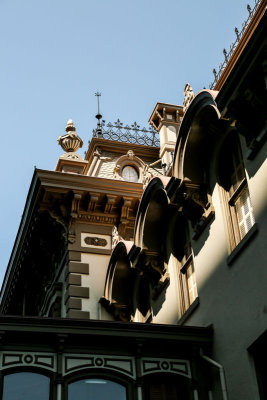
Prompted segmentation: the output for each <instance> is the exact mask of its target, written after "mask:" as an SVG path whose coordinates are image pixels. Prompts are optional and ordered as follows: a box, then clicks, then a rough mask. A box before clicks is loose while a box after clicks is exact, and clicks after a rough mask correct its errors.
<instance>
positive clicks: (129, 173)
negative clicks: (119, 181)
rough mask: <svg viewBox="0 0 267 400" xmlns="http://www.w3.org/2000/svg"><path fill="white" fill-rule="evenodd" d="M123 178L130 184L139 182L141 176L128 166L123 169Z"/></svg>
mask: <svg viewBox="0 0 267 400" xmlns="http://www.w3.org/2000/svg"><path fill="white" fill-rule="evenodd" d="M121 176H122V177H123V179H124V180H125V181H128V182H138V180H139V174H138V172H137V170H136V169H135V168H134V167H132V166H131V165H126V166H125V167H123V169H122V173H121Z"/></svg>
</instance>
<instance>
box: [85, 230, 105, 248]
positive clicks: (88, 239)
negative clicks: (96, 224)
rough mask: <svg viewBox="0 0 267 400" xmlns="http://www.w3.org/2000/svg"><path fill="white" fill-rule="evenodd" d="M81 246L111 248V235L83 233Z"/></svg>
mask: <svg viewBox="0 0 267 400" xmlns="http://www.w3.org/2000/svg"><path fill="white" fill-rule="evenodd" d="M81 246H82V247H92V248H98V247H99V248H105V249H111V237H110V236H109V235H100V234H98V233H97V234H95V233H85V232H82V233H81Z"/></svg>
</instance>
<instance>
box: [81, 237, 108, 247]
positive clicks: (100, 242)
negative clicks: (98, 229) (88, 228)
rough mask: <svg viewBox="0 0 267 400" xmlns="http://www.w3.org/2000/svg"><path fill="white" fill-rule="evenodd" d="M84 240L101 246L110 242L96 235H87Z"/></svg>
mask: <svg viewBox="0 0 267 400" xmlns="http://www.w3.org/2000/svg"><path fill="white" fill-rule="evenodd" d="M84 241H85V243H86V244H88V245H93V246H99V247H105V246H106V245H107V244H108V242H107V241H106V239H103V238H99V237H96V236H95V237H90V236H86V237H85V238H84Z"/></svg>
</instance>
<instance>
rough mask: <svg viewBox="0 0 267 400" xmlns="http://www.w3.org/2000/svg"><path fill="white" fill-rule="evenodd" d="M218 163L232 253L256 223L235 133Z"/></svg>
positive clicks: (225, 145)
mask: <svg viewBox="0 0 267 400" xmlns="http://www.w3.org/2000/svg"><path fill="white" fill-rule="evenodd" d="M219 162H220V165H219V181H220V184H221V186H222V187H223V195H224V200H225V201H224V203H225V205H226V207H225V208H226V220H227V225H228V231H229V237H230V250H231V251H232V250H233V249H234V248H235V247H236V246H237V245H238V243H239V242H240V241H241V240H242V239H243V238H244V236H245V235H246V234H247V233H248V231H249V230H250V229H251V228H252V226H253V225H254V223H255V220H254V215H253V209H252V205H251V201H250V196H249V189H248V183H247V179H246V174H245V169H244V165H243V158H242V153H241V147H240V143H239V140H238V137H237V134H236V133H235V132H234V131H232V132H230V134H229V135H228V138H227V139H226V141H225V143H224V144H223V147H222V150H221V155H220V160H219Z"/></svg>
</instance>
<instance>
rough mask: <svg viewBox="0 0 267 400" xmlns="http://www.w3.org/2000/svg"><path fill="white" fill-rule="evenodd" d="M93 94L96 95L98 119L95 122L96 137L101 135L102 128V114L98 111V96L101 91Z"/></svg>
mask: <svg viewBox="0 0 267 400" xmlns="http://www.w3.org/2000/svg"><path fill="white" fill-rule="evenodd" d="M95 96H96V97H97V114H96V116H95V117H96V119H97V120H98V122H97V128H96V133H97V136H98V137H102V128H101V118H102V115H101V114H100V111H99V97H100V96H101V93H100V92H96V93H95Z"/></svg>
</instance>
